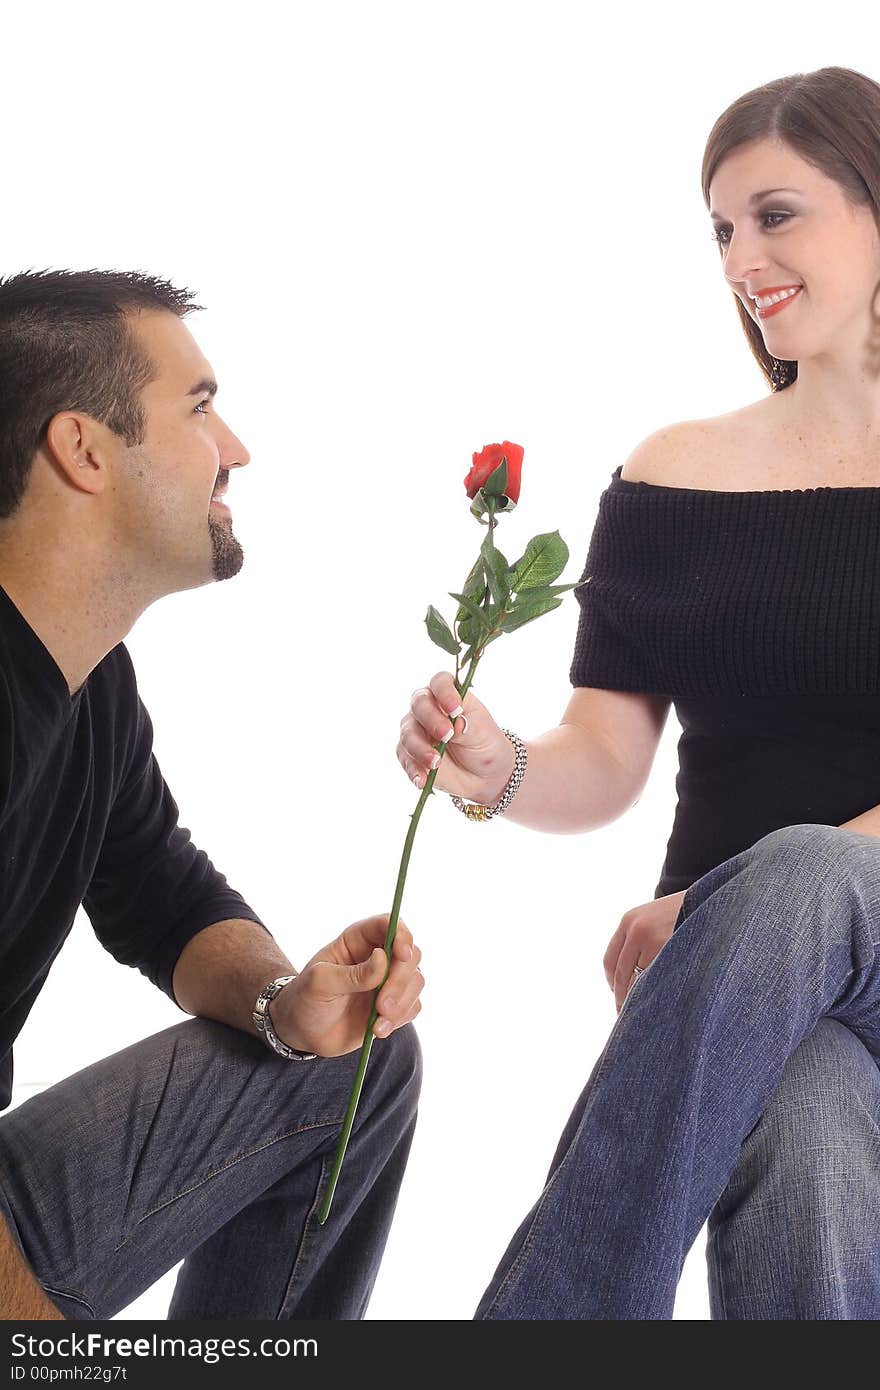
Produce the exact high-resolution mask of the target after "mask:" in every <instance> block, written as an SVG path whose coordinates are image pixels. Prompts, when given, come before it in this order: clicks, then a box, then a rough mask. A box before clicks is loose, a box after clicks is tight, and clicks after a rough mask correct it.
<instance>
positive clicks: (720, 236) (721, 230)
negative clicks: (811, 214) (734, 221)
mask: <svg viewBox="0 0 880 1390" xmlns="http://www.w3.org/2000/svg"><path fill="white" fill-rule="evenodd" d="M793 216H794V214H793V213H791V212H762V213H761V217H760V220H761V222H762V223H766V222H767V220H768V219H769V218H771V217H779V218H781V219H782V221H783V222H784V221H786V219H787V218H789V217H793ZM778 226H779V223H778V222H773V223H771V225H770V227H767V228H766V229H765V230H767V231H772V229H773V227H778ZM729 234H730V227H729V226H727V225H726V224H725V225H723V226H718V227H715V228H714V229H713V231H712V232H711V233H710V236H711V238H712V240H713V241H717V242H719V243H720V244H721V245H722V246H726V245H727V239H728V237H729Z"/></svg>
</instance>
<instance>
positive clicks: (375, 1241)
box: [0, 271, 423, 1320]
mask: <svg viewBox="0 0 880 1390" xmlns="http://www.w3.org/2000/svg"><path fill="white" fill-rule="evenodd" d="M200 307H201V306H199V305H196V304H194V303H193V302H192V296H191V293H190V292H189V291H184V290H178V289H175V288H174V287H173V286H171V285H170V284H168V283H167V282H165V281H161V280H157V279H154V278H151V277H147V276H142V275H139V274H136V273H121V272H120V273H117V272H109V271H107V272H105V271H84V272H72V271H58V272H50V271H42V272H28V273H24V274H21V275H16V276H13V277H11V278H9V279H7V280H5V281H3V280H0V864H2V873H3V885H2V886H3V893H2V898H0V1110H2V1109H6V1108H7V1107H8V1106H9V1102H10V1098H11V1087H12V1044H13V1041H14V1039H15V1037H16V1036H17V1035H18V1033H19V1031H20V1030H21V1027H22V1025H23V1024H24V1022H25V1019H26V1018H27V1015H28V1012H29V1010H30V1008H31V1006H32V1004H33V1002H34V999H35V998H36V996H37V994H38V993H39V990H40V989H41V987H42V985H43V983H44V982H45V979H46V976H47V974H48V971H49V968H50V966H51V963H52V960H53V959H54V957H55V955H56V954H57V952H58V950H59V949H60V947H61V945H62V943H63V941H64V939H65V937H66V936H67V934H68V932H69V931H70V928H71V925H72V922H73V918H74V915H75V913H76V911H77V908H78V907H79V905H80V904H81V903H82V904H83V906H84V907H85V910H86V912H87V913H88V915H89V917H90V920H91V922H92V925H93V927H94V930H95V932H96V934H97V936H98V938H99V939H100V941H101V942H102V944H103V945H104V946H105V947H106V948H107V950H108V951H110V952H111V953H112V954H113V956H114V957H115V958H116V959H117V960H118V961H120V962H121V963H123V964H126V965H131V966H137V968H138V969H139V970H141V971H142V972H143V973H144V974H145V975H146V976H147V977H148V978H149V979H150V980H152V981H153V983H154V984H156V985H157V986H158V987H159V988H161V989H162V990H164V991H165V993H166V994H168V995H169V997H170V998H171V999H173V1000H174V1001H175V1003H176V1004H177V1005H178V1006H179V1007H180V1008H181V1009H182V1010H184V1011H185V1012H187V1013H189V1014H192V1015H195V1016H196V1017H193V1018H190V1019H188V1020H187V1021H186V1022H183V1023H178V1024H175V1025H173V1026H171V1027H169V1028H167V1029H165V1030H164V1031H162V1032H160V1033H158V1034H156V1035H155V1036H153V1037H148V1038H145V1039H144V1040H143V1041H141V1042H138V1043H135V1044H133V1045H131V1046H129V1047H126V1048H123V1049H122V1050H121V1051H119V1052H117V1053H115V1054H114V1055H112V1056H109V1057H106V1058H104V1059H103V1060H101V1061H99V1062H97V1063H95V1064H94V1065H93V1066H89V1067H86V1068H84V1069H83V1070H82V1071H80V1072H78V1073H77V1074H76V1075H74V1076H71V1077H68V1078H67V1079H66V1080H63V1081H61V1082H59V1083H58V1084H56V1085H54V1086H52V1087H50V1088H49V1089H47V1090H45V1091H43V1092H42V1093H41V1094H39V1095H38V1096H35V1097H33V1098H32V1099H30V1100H28V1101H26V1102H25V1103H23V1104H21V1105H19V1106H17V1107H16V1108H15V1109H13V1110H12V1111H11V1112H10V1113H9V1114H8V1115H6V1116H2V1117H0V1316H2V1317H3V1318H6V1319H12V1318H61V1317H69V1318H76V1319H88V1318H110V1317H113V1316H114V1315H115V1314H116V1313H118V1312H119V1311H120V1310H121V1309H123V1308H125V1307H127V1306H128V1305H129V1304H130V1303H131V1302H132V1301H133V1300H134V1299H135V1298H136V1297H137V1296H138V1295H139V1294H140V1293H141V1292H142V1291H143V1290H144V1289H146V1288H148V1287H149V1286H150V1285H151V1284H153V1283H155V1281H156V1280H157V1279H158V1278H159V1277H160V1276H161V1275H162V1274H163V1273H165V1272H166V1271H167V1270H168V1269H170V1268H172V1267H173V1266H174V1265H175V1264H177V1263H178V1262H179V1261H180V1260H183V1261H184V1263H183V1266H182V1269H181V1271H180V1274H179V1276H178V1280H177V1284H176V1287H175V1291H174V1295H173V1297H172V1300H171V1306H170V1309H169V1314H168V1316H169V1319H171V1320H179V1319H183V1318H207V1319H223V1318H236V1319H240V1318H271V1319H277V1318H283V1319H290V1318H338V1319H341V1318H358V1317H361V1316H362V1315H363V1312H364V1309H365V1307H366V1304H367V1301H368V1299H369V1295H370V1292H371V1290H372V1287H373V1283H374V1280H375V1277H376V1272H377V1267H378V1262H379V1259H380V1258H381V1254H382V1251H383V1249H384V1245H385V1241H386V1237H387V1233H388V1228H389V1225H390V1221H391V1218H392V1215H393V1211H394V1206H395V1203H396V1200H397V1192H398V1188H399V1185H400V1181H401V1178H402V1175H403V1170H404V1167H405V1163H406V1159H407V1155H408V1153H409V1148H410V1144H411V1141H412V1134H413V1129H414V1125H415V1119H416V1105H417V1098H418V1090H419V1081H420V1054H419V1048H418V1042H417V1039H416V1036H415V1032H414V1029H413V1028H412V1027H410V1026H408V1025H409V1024H410V1022H411V1020H412V1019H413V1018H414V1017H415V1016H416V1014H417V1013H418V1011H419V1009H420V1007H421V1006H420V1002H419V994H420V991H421V988H422V983H423V981H422V976H421V972H420V971H419V968H418V963H419V959H420V956H421V952H420V951H419V948H418V947H417V946H415V945H414V944H413V940H412V935H411V933H410V931H409V929H408V928H407V927H406V926H405V925H404V924H403V923H401V924H400V925H399V928H398V932H397V937H396V941H395V947H394V953H393V959H392V962H391V966H390V970H389V971H388V979H387V981H386V982H385V984H384V987H383V988H382V989H381V991H380V993H379V995H378V1002H377V1008H378V1012H379V1018H378V1020H377V1022H376V1024H375V1027H374V1031H375V1032H376V1034H377V1035H378V1036H379V1037H380V1038H381V1039H382V1041H381V1042H380V1043H377V1044H376V1046H374V1048H373V1052H372V1056H371V1059H370V1066H369V1068H368V1071H367V1076H366V1080H365V1082H364V1089H363V1094H362V1096H361V1101H360V1105H359V1108H358V1114H357V1120H356V1124H355V1127H354V1130H353V1132H352V1136H351V1139H350V1141H349V1146H348V1154H347V1158H346V1163H345V1167H344V1169H343V1173H342V1178H341V1180H340V1184H339V1187H338V1189H337V1192H336V1195H335V1198H334V1205H333V1210H332V1213H331V1217H330V1219H329V1221H328V1222H327V1224H326V1226H324V1227H319V1226H318V1225H317V1220H316V1211H317V1207H318V1203H319V1197H320V1194H321V1193H322V1191H323V1188H324V1185H325V1181H326V1178H327V1176H328V1173H329V1168H330V1163H331V1160H332V1156H333V1152H334V1150H335V1146H336V1142H337V1139H338V1136H339V1130H340V1126H341V1123H342V1119H343V1116H344V1113H345V1107H346V1102H347V1098H348V1094H349V1090H350V1087H351V1084H352V1081H353V1078H354V1074H355V1071H356V1067H357V1059H358V1050H359V1045H360V1041H361V1038H362V1036H363V1030H364V1028H365V1027H366V1023H367V1018H368V1015H369V1011H370V1005H371V1002H372V994H373V991H374V990H375V989H376V988H377V987H378V986H379V985H381V984H382V981H383V979H384V976H385V973H386V965H387V962H386V958H385V954H384V950H383V949H382V947H383V943H384V939H385V932H386V927H387V923H388V917H387V914H386V915H382V916H374V917H368V918H365V919H364V920H363V921H360V922H356V923H354V924H353V925H352V926H350V927H348V928H347V929H346V930H345V931H344V932H343V933H342V934H341V935H340V936H339V937H337V939H336V940H335V941H333V942H331V943H330V945H328V946H327V947H325V948H324V949H323V950H321V951H318V952H317V954H316V955H314V956H313V957H312V959H311V960H310V961H309V962H308V964H306V965H305V966H304V967H303V968H302V970H301V972H300V973H299V974H297V973H296V971H295V969H294V967H293V966H292V965H291V963H290V961H289V960H288V958H287V956H286V955H285V954H284V953H283V951H282V950H281V949H280V948H279V946H278V945H277V944H276V941H275V939H274V937H273V935H272V934H271V933H270V931H269V929H268V928H267V927H266V926H265V924H264V923H262V922H261V921H260V918H259V917H258V916H257V914H256V912H254V910H253V909H252V908H251V907H249V906H248V904H247V903H246V902H245V900H244V899H243V898H242V897H241V895H240V894H238V893H237V892H235V891H234V890H233V889H232V888H231V887H230V886H229V885H228V884H227V882H226V879H225V878H224V876H223V875H222V874H221V873H219V872H218V871H217V870H216V869H215V868H214V866H213V865H212V863H211V861H210V860H209V859H208V857H207V855H206V854H205V853H204V852H203V851H201V850H198V849H196V847H195V846H194V845H193V844H192V841H191V839H190V837H189V832H188V831H187V830H185V829H184V828H182V827H181V826H179V825H178V810H177V806H176V804H175V802H174V800H173V798H172V796H171V794H170V792H169V790H168V787H167V786H166V784H165V782H164V780H163V777H162V774H161V772H160V770H159V767H158V764H157V762H156V759H155V756H154V754H153V752H152V732H153V731H152V725H151V722H150V718H149V715H148V714H147V711H146V709H145V708H144V705H143V702H142V701H141V700H140V697H139V695H138V692H137V685H136V681H135V674H134V670H133V667H132V663H131V659H130V657H129V654H128V652H127V650H126V647H125V644H124V641H123V639H124V637H125V636H126V634H127V633H128V632H129V631H130V630H131V628H132V626H133V624H134V623H135V621H136V620H137V618H138V616H139V615H140V614H141V613H142V612H143V611H144V610H145V609H146V608H147V607H148V606H149V605H150V604H151V603H153V602H154V601H155V600H156V599H158V598H160V597H162V596H163V595H165V594H170V593H174V592H177V591H179V590H183V589H189V588H194V587H196V586H198V585H201V584H207V583H210V582H211V581H212V580H220V579H229V578H231V577H232V576H233V575H235V574H237V573H238V571H239V570H240V568H241V566H242V562H243V552H242V548H241V546H240V544H239V542H238V540H237V539H236V537H235V535H234V533H233V529H232V520H231V513H230V511H229V509H228V507H227V505H226V503H225V502H223V501H222V500H220V499H221V498H222V497H223V496H224V494H225V493H226V490H227V484H228V482H229V478H230V474H231V473H232V471H233V470H234V469H238V468H242V467H243V466H244V465H245V464H247V463H248V462H249V455H248V452H247V450H246V449H245V447H244V445H243V444H242V443H241V442H240V440H238V439H237V438H236V436H235V435H234V434H233V433H232V431H231V430H230V429H229V427H228V426H227V425H226V424H225V423H224V422H223V420H222V419H221V418H220V416H219V415H218V414H217V412H216V410H215V409H214V400H213V398H214V394H215V392H216V390H217V387H216V383H215V381H214V372H213V370H212V367H211V365H210V363H209V362H207V361H206V360H205V358H204V357H203V355H202V353H201V351H200V350H199V348H198V346H197V344H196V342H195V340H194V338H193V337H192V335H191V334H190V332H189V330H188V329H187V328H186V326H185V325H184V323H183V322H182V320H183V318H184V316H185V315H186V314H188V313H189V312H191V310H193V309H198V308H200ZM291 977H294V978H291ZM268 986H273V988H271V989H267V987H268ZM264 991H265V992H264ZM258 1001H259V1003H258ZM270 1004H271V1011H270V1010H269V1005H270ZM83 1009H84V1011H85V1012H86V1014H87V1016H89V1017H90V1018H91V1019H92V1020H95V1019H97V1018H99V1016H100V1000H99V999H95V998H92V999H89V994H88V990H87V989H86V990H84V991H83ZM264 1010H265V1013H264ZM255 1011H256V1013H257V1014H258V1015H259V1016H260V1018H263V1017H265V1019H266V1020H267V1023H268V1027H265V1028H264V1027H263V1026H258V1025H257V1022H256V1021H255ZM59 1042H60V1040H59ZM314 1054H317V1055H314Z"/></svg>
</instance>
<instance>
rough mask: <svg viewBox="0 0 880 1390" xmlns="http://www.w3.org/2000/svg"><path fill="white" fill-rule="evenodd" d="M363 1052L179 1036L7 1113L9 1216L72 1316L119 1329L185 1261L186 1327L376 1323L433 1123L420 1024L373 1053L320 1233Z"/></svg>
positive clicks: (2, 1176) (233, 1031) (4, 1182)
mask: <svg viewBox="0 0 880 1390" xmlns="http://www.w3.org/2000/svg"><path fill="white" fill-rule="evenodd" d="M358 1056H359V1049H358V1052H351V1053H348V1054H347V1055H346V1056H344V1057H321V1058H318V1060H317V1061H314V1062H288V1061H286V1060H285V1059H284V1058H283V1057H279V1056H277V1055H276V1054H275V1053H274V1052H271V1051H270V1050H269V1048H267V1047H266V1044H265V1043H264V1042H263V1041H262V1040H261V1039H259V1038H257V1037H255V1036H252V1035H251V1034H249V1033H244V1032H242V1031H241V1030H240V1029H238V1028H231V1027H229V1026H228V1025H227V1024H225V1023H219V1022H215V1021H214V1020H213V1019H209V1018H190V1019H187V1020H186V1021H185V1022H184V1023H178V1024H174V1025H172V1027H170V1028H166V1029H164V1030H163V1031H162V1032H161V1033H156V1034H154V1035H153V1036H151V1037H148V1038H144V1039H143V1040H142V1041H141V1042H137V1043H133V1044H132V1045H131V1046H130V1047H126V1048H123V1049H122V1051H120V1052H116V1053H114V1054H113V1055H112V1056H110V1057H105V1058H103V1059H102V1060H101V1061H99V1062H96V1063H94V1064H93V1065H92V1066H89V1067H85V1068H83V1070H82V1071H79V1072H77V1073H76V1074H75V1075H73V1076H69V1077H67V1078H66V1079H65V1080H64V1081H59V1082H58V1083H57V1084H56V1085H54V1086H51V1087H49V1088H48V1089H47V1090H45V1091H42V1092H40V1094H39V1095H36V1096H33V1097H32V1098H31V1099H30V1100H27V1101H24V1102H23V1103H22V1104H21V1105H18V1106H16V1107H15V1109H14V1110H11V1111H9V1112H8V1114H4V1115H2V1116H0V1219H3V1218H5V1220H6V1222H7V1225H8V1226H9V1227H10V1230H11V1232H12V1235H13V1237H14V1239H15V1240H16V1241H17V1243H18V1246H19V1248H20V1249H21V1251H22V1254H23V1255H24V1257H25V1259H26V1260H27V1262H28V1264H29V1265H30V1268H31V1270H32V1272H33V1273H34V1274H35V1275H36V1277H37V1279H38V1280H39V1282H40V1283H41V1284H42V1286H43V1288H44V1289H45V1291H46V1293H47V1295H48V1296H49V1298H51V1300H52V1302H53V1303H55V1304H56V1305H57V1307H58V1308H59V1309H60V1311H61V1312H62V1313H63V1314H64V1315H65V1317H68V1318H75V1319H83V1320H86V1319H92V1318H99V1319H106V1318H112V1317H115V1315H116V1314H117V1313H119V1312H121V1311H122V1310H123V1309H124V1308H127V1307H128V1305H129V1304H130V1303H133V1302H134V1300H135V1299H136V1298H137V1297H138V1296H139V1295H140V1294H141V1293H143V1292H144V1290H145V1289H148V1288H149V1287H150V1285H151V1284H154V1283H155V1282H156V1280H157V1279H159V1278H160V1277H161V1276H162V1275H163V1274H165V1273H166V1272H167V1271H168V1270H169V1269H173V1267H174V1266H175V1265H176V1264H178V1263H179V1262H180V1261H181V1260H183V1261H184V1263H183V1265H182V1267H181V1269H180V1272H179V1274H178V1277H177V1283H176V1286H175V1289H174V1294H173V1296H172V1299H171V1306H170V1308H169V1312H168V1319H169V1321H180V1320H183V1319H190V1318H192V1319H203V1320H210V1321H217V1320H220V1319H244V1318H256V1319H276V1318H283V1319H305V1318H321V1319H323V1318H327V1319H337V1320H341V1319H356V1318H362V1317H363V1315H364V1310H365V1308H366V1306H367V1302H368V1300H369V1296H370V1293H371V1291H372V1288H373V1284H374V1282H375V1279H376V1274H377V1272H378V1269H379V1262H380V1260H381V1258H382V1253H383V1251H384V1248H385V1242H386V1239H387V1236H388V1230H389V1227H390V1224H391V1218H392V1216H393V1214H394V1208H395V1205H396V1202H397V1194H398V1189H399V1187H400V1182H401V1178H402V1177H403V1172H404V1168H405V1166H406V1160H407V1156H408V1154H409V1149H410V1144H411V1142H412V1137H413V1131H414V1128H415V1123H416V1113H417V1110H416V1107H417V1102H418V1095H419V1086H420V1082H421V1053H420V1049H419V1043H418V1038H417V1037H416V1032H415V1029H414V1028H413V1025H412V1024H411V1023H408V1024H406V1026H405V1027H403V1028H398V1029H397V1030H396V1031H395V1032H394V1033H392V1034H391V1035H390V1037H388V1038H377V1039H376V1041H375V1043H374V1044H373V1049H372V1052H371V1054H370V1064H369V1066H368V1068H367V1073H366V1076H365V1079H364V1085H363V1091H362V1093H361V1098H360V1103H359V1106H358V1112H357V1116H356V1119H355V1124H354V1127H353V1129H352V1134H351V1138H350V1140H349V1145H348V1151H347V1153H346V1156H345V1165H344V1167H343V1169H342V1174H341V1176H340V1179H339V1186H338V1187H337V1189H336V1193H335V1196H334V1198H333V1208H332V1210H331V1212H330V1216H329V1218H328V1220H327V1223H326V1225H324V1226H319V1225H318V1220H317V1209H318V1202H319V1197H320V1195H321V1194H322V1193H323V1190H324V1187H325V1185H326V1182H327V1179H328V1177H329V1173H330V1168H331V1166H332V1162H333V1155H334V1152H335V1149H336V1141H337V1139H338V1137H339V1131H340V1128H341V1125H342V1120H343V1117H344V1115H345V1108H346V1104H347V1101H348V1095H349V1091H350V1090H351V1084H352V1081H353V1080H354V1075H355V1072H356V1070H357V1064H358Z"/></svg>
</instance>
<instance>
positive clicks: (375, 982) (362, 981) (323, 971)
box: [313, 946, 388, 999]
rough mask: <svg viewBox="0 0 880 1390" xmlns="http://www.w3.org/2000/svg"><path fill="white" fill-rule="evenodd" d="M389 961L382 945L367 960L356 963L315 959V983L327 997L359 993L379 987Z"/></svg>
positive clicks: (375, 948)
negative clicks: (348, 963)
mask: <svg viewBox="0 0 880 1390" xmlns="http://www.w3.org/2000/svg"><path fill="white" fill-rule="evenodd" d="M387 965H388V961H387V960H386V957H385V952H384V951H383V950H382V947H381V946H376V947H374V949H373V950H372V951H371V952H370V954H369V955H368V956H367V959H366V960H359V961H356V962H355V964H354V965H333V964H331V962H330V961H315V964H314V967H313V969H314V972H315V976H314V978H315V985H316V987H317V990H318V993H319V994H321V995H322V996H323V997H324V998H326V999H332V998H333V997H334V996H335V995H337V994H358V993H359V992H360V991H362V990H365V989H377V988H378V986H379V985H380V984H381V983H382V981H383V979H384V978H385V970H386V967H387Z"/></svg>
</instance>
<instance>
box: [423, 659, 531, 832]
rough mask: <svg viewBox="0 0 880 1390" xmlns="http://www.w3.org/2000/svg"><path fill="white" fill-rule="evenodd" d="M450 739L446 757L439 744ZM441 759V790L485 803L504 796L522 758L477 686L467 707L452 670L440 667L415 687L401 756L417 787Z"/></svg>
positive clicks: (467, 697)
mask: <svg viewBox="0 0 880 1390" xmlns="http://www.w3.org/2000/svg"><path fill="white" fill-rule="evenodd" d="M456 710H457V711H458V714H457V715H456V713H455V711H456ZM453 730H454V741H452V742H450V740H452V739H453ZM444 740H446V744H447V747H446V752H445V753H444V755H443V757H442V758H440V755H439V753H438V752H437V750H436V748H435V747H434V744H435V743H442V742H443V741H444ZM435 759H437V760H439V761H438V771H437V776H436V777H435V778H434V786H435V788H436V789H437V791H441V792H448V793H449V794H450V796H461V797H464V798H465V799H466V800H468V801H478V802H480V803H481V804H482V805H484V806H491V805H493V804H494V802H496V801H497V800H498V798H499V797H500V796H501V794H502V792H503V791H504V788H505V787H506V786H507V783H508V782H509V781H510V777H511V774H512V772H513V767H514V762H515V760H516V750H515V749H514V748H513V746H512V745H511V743H510V740H509V739H507V738H506V737H505V735H504V731H503V730H502V729H501V728H500V727H499V726H498V725H497V724H496V723H495V720H494V719H493V718H492V716H491V714H490V713H489V711H488V710H487V709H486V706H485V705H484V704H483V703H482V701H481V700H478V699H477V697H476V695H475V694H474V692H473V690H469V691H468V693H467V694H466V695H465V697H464V706H463V708H462V704H461V702H460V698H459V694H458V691H457V690H456V688H455V680H454V678H453V676H452V675H451V673H450V672H449V671H438V672H437V674H436V675H435V676H432V677H431V681H430V684H429V685H423V686H422V687H421V688H420V689H419V690H416V691H414V692H413V697H412V701H411V703H410V708H409V711H408V712H407V713H406V714H405V715H404V716H403V718H402V719H401V721H400V742H399V743H398V745H397V761H398V762H399V763H400V765H401V767H402V768H403V770H404V772H405V773H406V774H407V776H408V777H409V778H410V779H411V780H412V781H413V782H414V783H415V785H416V786H417V787H424V785H425V783H426V781H427V780H428V774H429V772H430V771H431V768H432V766H433V765H434V761H435Z"/></svg>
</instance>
